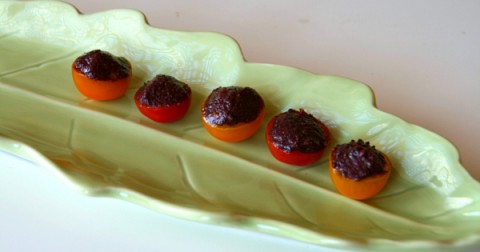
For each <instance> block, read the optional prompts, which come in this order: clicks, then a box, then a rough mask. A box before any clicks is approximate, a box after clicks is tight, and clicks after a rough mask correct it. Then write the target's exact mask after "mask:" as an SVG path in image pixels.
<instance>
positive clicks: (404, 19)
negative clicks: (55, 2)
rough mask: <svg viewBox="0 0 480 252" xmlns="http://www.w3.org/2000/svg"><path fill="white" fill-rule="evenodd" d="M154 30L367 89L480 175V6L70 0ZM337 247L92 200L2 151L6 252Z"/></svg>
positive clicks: (1, 242) (0, 233)
mask: <svg viewBox="0 0 480 252" xmlns="http://www.w3.org/2000/svg"><path fill="white" fill-rule="evenodd" d="M68 2H70V3H72V4H74V5H75V6H76V7H77V8H78V9H79V10H80V11H81V12H83V13H92V12H98V11H102V10H108V9H118V8H133V9H137V10H140V11H142V12H143V13H145V15H146V17H147V19H148V20H149V23H150V24H151V25H152V26H154V27H158V28H163V29H172V30H181V31H212V32H220V33H224V34H226V35H229V36H231V37H233V38H235V39H236V40H237V41H238V43H239V44H240V46H241V48H242V51H243V53H244V56H245V58H246V60H248V61H251V62H262V63H272V64H280V65H289V66H294V67H298V68H301V69H305V70H308V71H311V72H314V73H317V74H333V75H340V76H344V77H348V78H351V79H355V80H358V81H360V82H363V83H366V84H368V85H370V86H371V87H372V88H373V90H374V91H375V94H376V98H377V106H378V107H379V108H380V109H381V110H383V111H386V112H388V113H391V114H394V115H397V116H399V117H401V118H403V119H405V120H406V121H408V122H410V123H413V124H417V125H419V126H422V127H424V128H427V129H429V130H431V131H433V132H435V133H438V134H439V135H442V136H444V137H445V138H447V139H449V140H450V141H451V142H452V143H453V144H454V145H455V146H456V147H457V148H458V150H459V153H460V158H461V161H462V163H463V165H464V166H465V168H466V169H467V170H468V171H469V172H470V173H471V174H472V175H473V176H474V177H475V178H476V179H477V180H480V167H479V164H480V155H478V148H479V147H480V145H479V143H478V142H479V141H480V131H479V130H478V128H479V127H478V125H479V124H480V113H479V112H480V111H479V109H480V99H479V98H478V96H480V28H479V24H480V15H479V13H480V1H468V0H462V1H454V0H451V1H433V0H432V1H427V0H423V1H413V0H411V1H353V0H350V1H346V0H345V1H333V0H332V1H318V0H311V1H307V0H301V1H299V0H295V1H293V0H291V1H273V0H272V1H253V0H248V1H238V0H237V1H220V0H218V1H213V0H207V1H178V0H162V1H148V0H135V1H126V0H103V1H98V0H70V1H68ZM267 250H271V251H278V252H281V251H330V250H325V249H323V248H318V247H316V246H314V245H310V244H305V243H300V242H295V241H291V240H286V239H281V238H277V237H272V236H268V235H263V234H258V233H253V232H248V231H242V230H236V229H231V228H224V227H218V226H210V225H205V224H198V223H193V222H190V221H184V220H179V219H175V218H171V217H168V216H163V215H161V214H158V213H156V212H153V211H151V210H148V209H145V208H142V207H139V206H136V205H133V204H131V203H127V202H123V201H119V200H113V199H105V198H91V197H85V196H83V195H81V194H79V193H77V192H74V191H72V190H70V188H68V187H66V186H65V184H64V183H62V182H61V181H59V180H58V179H57V178H56V177H54V176H52V175H51V174H50V173H48V172H47V171H45V170H43V169H41V168H39V167H36V166H33V165H31V164H29V163H28V162H24V161H22V160H19V159H16V158H14V157H12V156H11V155H8V154H5V153H1V152H0V251H267Z"/></svg>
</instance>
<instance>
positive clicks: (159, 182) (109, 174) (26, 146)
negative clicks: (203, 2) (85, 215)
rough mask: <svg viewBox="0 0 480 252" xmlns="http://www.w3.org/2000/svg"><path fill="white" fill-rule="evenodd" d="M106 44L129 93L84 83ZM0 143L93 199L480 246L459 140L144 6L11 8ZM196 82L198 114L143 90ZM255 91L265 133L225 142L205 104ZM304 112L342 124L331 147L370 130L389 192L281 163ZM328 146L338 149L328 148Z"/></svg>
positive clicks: (344, 234) (2, 6) (477, 213)
mask: <svg viewBox="0 0 480 252" xmlns="http://www.w3.org/2000/svg"><path fill="white" fill-rule="evenodd" d="M93 49H103V50H107V51H109V52H111V53H113V54H116V55H119V56H124V57H126V58H127V59H129V60H130V62H131V63H132V65H133V72H134V77H133V83H132V86H131V88H130V89H129V90H128V92H127V94H126V95H125V96H124V97H122V98H120V99H118V100H113V101H107V102H99V101H93V100H90V99H87V98H85V97H84V96H82V95H81V94H80V93H79V92H78V91H77V90H76V88H75V86H74V84H73V81H72V78H71V64H72V62H73V61H74V59H75V58H76V57H78V56H80V55H81V54H83V53H85V52H87V51H90V50H93ZM0 55H1V60H0V150H2V151H6V152H10V153H13V154H16V155H19V156H21V157H23V158H26V159H28V160H31V161H32V162H35V163H37V164H40V165H41V166H43V167H45V168H46V169H48V170H50V171H51V172H52V173H53V174H55V175H57V176H59V177H60V178H61V179H63V180H64V181H66V182H67V184H68V185H71V186H72V187H73V188H75V189H77V190H79V191H81V192H82V193H85V194H88V195H94V196H107V197H114V198H119V199H122V200H127V201H130V202H133V203H136V204H140V205H143V206H146V207H149V208H152V209H154V210H157V211H159V212H161V213H164V214H168V215H172V216H176V217H180V218H185V219H190V220H195V221H200V222H206V223H213V224H218V225H227V226H233V227H237V228H243V229H248V230H255V231H259V232H265V233H270V234H274V235H279V236H283V237H288V238H292V239H297V240H301V241H305V242H309V243H313V244H318V245H319V246H327V247H334V248H345V249H378V250H381V249H389V250H391V249H399V250H402V249H404V250H407V249H412V248H414V249H416V250H420V249H435V250H437V251H438V250H442V249H446V250H447V249H448V250H449V249H465V248H472V247H476V246H478V245H479V244H480V184H479V183H478V182H477V181H475V180H474V179H473V178H472V177H471V176H470V175H469V174H468V173H467V172H466V171H465V169H464V168H463V167H462V165H461V164H460V162H459V158H458V153H457V150H456V149H455V148H454V147H453V146H452V144H450V143H449V142H448V141H446V140H445V139H444V138H442V137H440V136H438V135H436V134H434V133H432V132H429V131H427V130H425V129H423V128H420V127H418V126H415V125H412V124H409V123H407V122H405V121H403V120H401V119H400V118H398V117H395V116H393V115H390V114H387V113H384V112H382V111H380V110H378V109H377V108H376V107H375V105H374V96H373V92H372V90H370V88H369V87H368V86H366V85H364V84H361V83H358V82H356V81H353V80H349V79H345V78H341V77H335V76H323V75H316V74H312V73H309V72H305V71H302V70H299V69H295V68H291V67H285V66H278V65H268V64H255V63H246V62H245V61H244V59H243V56H242V54H241V51H240V49H239V47H238V45H237V43H236V42H235V41H234V40H233V39H231V38H230V37H227V36H224V35H221V34H215V33H202V32H198V33H197V32H177V31H169V30H162V29H157V28H153V27H151V26H149V25H148V24H147V22H146V21H145V18H144V16H143V14H141V13H139V12H136V11H132V10H112V11H107V12H103V13H96V14H92V15H82V14H79V13H78V12H77V10H76V9H75V8H74V7H72V6H70V5H68V4H65V3H60V2H43V1H42V2H15V1H6V2H5V1H3V2H1V3H0ZM160 73H161V74H167V75H172V76H175V77H176V78H178V79H180V80H182V81H184V82H187V83H189V84H190V86H191V88H192V90H193V100H192V106H191V108H190V110H189V112H188V114H187V115H186V117H185V118H184V119H182V120H180V121H177V122H174V123H170V124H158V123H155V122H153V121H151V120H150V119H148V118H146V117H144V116H143V115H142V114H140V112H139V111H138V110H137V108H136V106H135V104H134V101H133V94H134V93H135V91H136V90H137V89H138V88H139V87H140V86H141V85H143V83H144V82H145V81H147V80H149V79H151V78H152V77H153V76H155V75H157V74H160ZM230 85H237V86H250V87H253V88H255V89H256V90H257V91H258V92H259V93H260V94H261V95H262V96H263V97H264V99H265V101H266V118H265V120H264V122H263V124H262V127H261V129H260V131H259V132H258V133H257V134H256V135H255V136H254V137H253V138H251V139H248V140H246V141H244V142H240V143H224V142H221V141H219V140H216V139H214V138H213V137H211V136H210V135H209V134H208V133H207V132H206V130H205V129H204V128H203V126H202V123H201V120H200V106H201V103H202V101H203V99H205V97H206V96H207V95H208V94H209V92H210V91H211V90H212V89H214V88H216V87H218V86H230ZM288 108H296V109H299V108H303V109H305V110H306V111H308V112H310V113H312V114H313V115H315V116H316V117H317V118H319V119H321V120H322V121H324V122H325V123H326V124H327V125H328V126H329V127H330V129H331V132H332V135H333V142H332V143H331V145H332V146H333V145H335V144H338V143H345V142H348V141H350V140H351V139H358V138H362V139H364V140H368V141H370V142H371V143H372V144H374V145H375V146H376V147H377V148H378V149H380V150H382V151H383V152H385V153H386V154H387V155H388V156H389V157H390V158H391V160H392V163H393V166H394V170H393V173H392V176H391V178H390V181H389V183H388V185H387V186H386V188H385V189H384V190H383V191H382V192H381V193H380V194H379V195H377V196H376V197H374V198H373V199H370V200H366V201H355V200H351V199H348V198H346V197H343V196H341V195H340V194H338V193H337V192H336V190H335V188H334V186H333V185H332V182H331V181H330V177H329V174H328V169H327V162H326V158H323V159H322V160H321V161H319V162H318V163H316V164H314V165H311V166H308V167H302V168H300V167H296V166H290V165H286V164H282V163H280V162H278V161H276V160H275V159H274V158H273V157H272V156H271V155H270V153H269V151H268V148H267V146H266V144H265V140H264V134H265V124H266V121H267V120H268V119H269V118H271V117H272V116H273V115H275V114H277V113H279V112H281V111H285V110H287V109H288ZM327 154H328V153H327Z"/></svg>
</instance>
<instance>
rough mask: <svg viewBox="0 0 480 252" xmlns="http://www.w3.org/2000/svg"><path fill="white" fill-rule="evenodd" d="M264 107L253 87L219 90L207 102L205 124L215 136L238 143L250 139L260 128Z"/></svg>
mask: <svg viewBox="0 0 480 252" xmlns="http://www.w3.org/2000/svg"><path fill="white" fill-rule="evenodd" d="M264 108H265V104H264V102H263V99H262V97H261V96H260V95H259V94H258V93H257V91H255V90H254V89H253V88H250V87H237V86H230V87H219V88H216V89H214V90H213V91H212V92H211V93H210V95H209V96H208V97H207V98H206V99H205V101H204V103H203V106H202V111H201V113H202V121H203V125H204V126H205V128H206V129H207V131H208V132H209V133H210V134H211V135H213V136H214V137H216V138H218V139H220V140H223V141H227V142H238V141H242V140H244V139H247V138H249V137H251V136H252V135H253V134H255V132H256V131H257V130H258V128H259V127H260V124H261V121H262V119H263V114H264Z"/></svg>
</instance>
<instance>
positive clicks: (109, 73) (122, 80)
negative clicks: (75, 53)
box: [72, 50, 132, 101]
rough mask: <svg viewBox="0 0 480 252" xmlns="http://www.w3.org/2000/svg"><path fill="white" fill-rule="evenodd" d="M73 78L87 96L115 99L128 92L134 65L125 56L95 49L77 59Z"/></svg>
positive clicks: (73, 65)
mask: <svg viewBox="0 0 480 252" xmlns="http://www.w3.org/2000/svg"><path fill="white" fill-rule="evenodd" d="M72 78H73V82H74V83H75V86H76V87H77V89H78V91H80V93H82V94H83V95H85V96H86V97H88V98H90V99H93V100H100V101H102V100H113V99H117V98H119V97H121V96H123V95H124V94H125V92H127V89H128V86H129V85H130V82H131V80H132V66H131V65H130V62H129V61H128V60H127V59H125V58H123V57H117V56H114V55H112V54H110V53H109V52H106V51H102V50H93V51H90V52H88V53H85V54H83V55H82V56H80V57H78V58H77V59H75V61H74V62H73V64H72Z"/></svg>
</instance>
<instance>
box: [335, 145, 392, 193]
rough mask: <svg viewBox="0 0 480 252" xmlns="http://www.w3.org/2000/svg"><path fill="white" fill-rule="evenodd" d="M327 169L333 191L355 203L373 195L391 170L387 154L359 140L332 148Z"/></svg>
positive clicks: (378, 190)
mask: <svg viewBox="0 0 480 252" xmlns="http://www.w3.org/2000/svg"><path fill="white" fill-rule="evenodd" d="M328 167H329V171H330V177H331V179H332V181H333V184H334V185H335V187H336V188H337V190H338V191H339V192H340V193H341V194H343V195H345V196H347V197H349V198H352V199H356V200H365V199H369V198H371V197H373V196H375V195H377V194H378V193H379V192H380V191H381V190H382V189H383V188H384V186H385V185H386V183H387V181H388V178H389V176H390V173H391V171H392V165H391V162H390V159H389V158H388V157H387V155H385V154H384V153H382V152H381V151H379V150H377V149H376V148H375V146H371V145H370V143H369V142H364V141H363V140H361V139H359V140H358V141H354V140H352V141H351V142H350V143H347V144H341V145H337V146H335V147H334V148H333V149H332V151H331V153H330V157H329V160H328Z"/></svg>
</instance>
